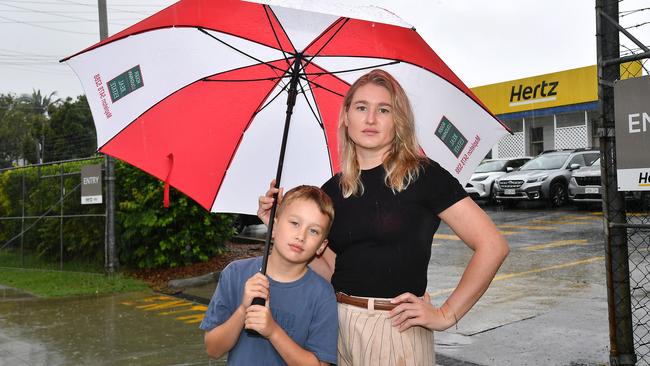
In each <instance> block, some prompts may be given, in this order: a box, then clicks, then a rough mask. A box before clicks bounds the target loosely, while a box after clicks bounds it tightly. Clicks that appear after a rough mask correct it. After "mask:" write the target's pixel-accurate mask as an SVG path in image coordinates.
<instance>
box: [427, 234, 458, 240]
mask: <svg viewBox="0 0 650 366" xmlns="http://www.w3.org/2000/svg"><path fill="white" fill-rule="evenodd" d="M433 238H434V239H440V240H460V238H459V237H458V236H457V235H454V234H435V235H434V236H433Z"/></svg>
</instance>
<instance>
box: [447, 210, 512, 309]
mask: <svg viewBox="0 0 650 366" xmlns="http://www.w3.org/2000/svg"><path fill="white" fill-rule="evenodd" d="M439 216H440V218H441V219H442V220H443V221H444V222H445V223H446V224H447V225H449V227H450V228H451V229H452V230H453V231H454V232H455V233H456V235H458V237H459V238H460V239H461V240H462V241H463V242H465V244H466V245H467V246H468V247H470V248H471V249H472V250H473V251H474V254H473V255H472V258H471V259H470V261H469V263H468V264H467V267H466V268H465V271H464V272H463V275H462V277H461V279H460V282H459V283H458V285H457V286H456V289H455V290H454V291H453V292H452V293H451V295H449V297H448V298H447V301H445V303H444V304H443V305H442V306H441V308H442V309H443V312H445V313H446V312H447V311H451V312H452V315H453V316H454V317H455V320H456V321H458V320H459V319H460V318H462V317H463V316H464V315H465V314H466V313H467V312H468V311H469V310H470V309H471V308H472V307H473V306H474V304H476V302H477V301H478V299H480V298H481V296H483V293H485V291H486V290H487V289H488V287H489V286H490V283H491V282H492V279H493V278H494V276H495V275H496V273H497V271H498V270H499V267H501V264H502V263H503V261H504V260H505V259H506V256H507V255H508V253H509V251H510V249H509V248H508V242H507V241H506V239H505V238H504V237H503V235H501V233H500V232H499V230H498V229H497V228H496V226H495V225H494V223H493V222H492V220H491V219H490V217H489V216H488V215H487V214H486V213H485V212H484V211H483V210H482V209H481V208H480V207H478V205H476V203H474V201H473V200H472V199H471V198H469V197H466V198H464V199H462V200H460V201H458V202H457V203H456V204H454V205H452V206H451V207H449V208H448V209H446V210H445V211H443V212H442V213H440V215H439Z"/></svg>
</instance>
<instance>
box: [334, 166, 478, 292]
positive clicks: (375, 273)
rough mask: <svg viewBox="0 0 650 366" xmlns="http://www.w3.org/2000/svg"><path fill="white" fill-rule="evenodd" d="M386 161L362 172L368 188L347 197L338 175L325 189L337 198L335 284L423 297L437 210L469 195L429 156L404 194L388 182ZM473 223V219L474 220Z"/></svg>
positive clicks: (349, 288)
mask: <svg viewBox="0 0 650 366" xmlns="http://www.w3.org/2000/svg"><path fill="white" fill-rule="evenodd" d="M384 175H385V171H384V168H383V165H379V166H378V167H375V168H373V169H370V170H362V171H361V181H362V182H363V186H364V193H363V195H361V196H360V197H356V196H352V197H349V198H343V196H342V193H341V188H340V186H339V177H340V175H339V174H337V175H336V176H334V177H332V178H331V179H330V180H329V181H327V182H326V183H325V184H324V185H323V190H324V191H325V192H327V194H329V196H330V197H331V198H332V200H333V202H334V209H335V214H336V215H335V219H334V223H333V225H332V229H331V231H330V233H329V237H328V239H329V246H330V248H331V249H332V250H333V251H334V253H336V268H335V270H334V275H333V276H332V285H333V286H334V289H335V290H336V291H341V292H344V293H346V294H348V295H354V296H365V297H381V298H392V297H395V296H397V295H400V294H402V293H404V292H411V293H413V294H415V295H417V296H422V295H423V294H424V292H425V291H426V286H427V267H428V265H429V259H430V257H431V244H432V241H433V234H434V233H435V232H436V230H437V229H438V226H439V225H440V218H439V217H438V214H439V213H440V212H442V211H444V210H445V209H447V208H448V207H450V206H451V205H453V204H454V203H456V202H458V201H459V200H461V199H463V198H464V197H466V196H467V194H466V193H465V190H464V189H463V187H462V186H461V185H460V184H459V183H458V181H457V180H456V178H454V177H453V176H452V175H451V174H449V172H447V171H446V170H445V169H444V168H442V167H441V166H440V165H438V163H436V162H434V161H431V160H429V162H428V163H425V164H424V165H423V169H422V170H421V171H420V175H419V176H418V178H417V180H416V181H414V182H412V183H411V184H410V185H409V186H408V188H407V189H406V190H404V191H402V192H399V193H395V194H394V193H393V192H392V190H391V189H390V188H389V187H387V186H386V184H385V182H384ZM469 224H470V223H468V225H469Z"/></svg>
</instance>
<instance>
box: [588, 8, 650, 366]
mask: <svg viewBox="0 0 650 366" xmlns="http://www.w3.org/2000/svg"><path fill="white" fill-rule="evenodd" d="M619 3H620V2H619V1H616V0H597V1H596V13H597V18H596V27H597V32H596V33H597V38H598V85H599V92H598V95H599V101H600V113H599V116H598V119H599V121H598V132H597V133H598V135H599V136H600V139H599V141H600V150H601V170H602V172H601V173H602V181H603V212H604V216H605V255H606V270H607V271H606V273H607V291H608V296H607V298H608V302H609V304H608V308H609V325H610V327H609V333H610V363H611V364H612V365H635V364H636V365H650V297H648V294H649V291H650V252H649V250H650V239H649V237H650V191H627V192H624V191H619V190H618V186H619V182H618V180H617V156H616V153H617V147H616V143H617V142H616V137H617V136H616V134H615V130H616V128H615V109H614V105H615V103H614V99H615V97H614V86H615V85H616V83H617V82H618V81H620V80H622V79H626V78H629V77H635V76H641V75H648V74H649V73H648V66H650V61H649V59H648V57H650V53H649V50H648V47H647V46H644V45H643V44H642V43H641V42H640V41H639V40H638V39H636V38H635V37H634V36H633V35H632V34H631V33H630V31H628V29H633V28H635V27H637V26H641V25H643V24H645V23H643V22H641V20H639V19H638V18H637V19H636V20H634V21H632V22H631V24H634V23H637V22H640V23H638V24H637V25H629V24H625V23H630V22H626V21H624V22H619V20H620V19H621V18H622V17H625V16H628V15H633V14H637V15H638V14H644V13H643V10H644V9H631V10H622V9H619ZM627 19H630V18H627ZM627 19H626V20H627ZM619 36H620V39H619ZM630 43H633V44H635V45H637V46H638V47H630V46H628V45H629V44H630ZM618 97H620V96H618ZM619 122H620V121H619Z"/></svg>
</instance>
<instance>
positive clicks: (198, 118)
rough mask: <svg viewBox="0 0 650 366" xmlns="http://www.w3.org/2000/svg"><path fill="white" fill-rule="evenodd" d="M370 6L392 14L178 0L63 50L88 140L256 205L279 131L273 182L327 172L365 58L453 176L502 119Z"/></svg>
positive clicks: (216, 204)
mask: <svg viewBox="0 0 650 366" xmlns="http://www.w3.org/2000/svg"><path fill="white" fill-rule="evenodd" d="M376 11H378V12H379V13H382V12H383V13H382V14H381V15H382V19H387V20H388V23H392V24H386V23H379V22H373V21H367V20H361V19H354V18H348V17H341V16H337V15H332V14H322V13H315V12H307V11H301V10H297V9H290V8H283V7H278V6H269V5H264V4H257V3H249V2H244V1H235V0H220V1H213V0H182V1H179V2H178V3H176V4H174V5H172V6H170V7H168V8H166V9H164V10H162V11H160V12H159V13H156V14H154V15H153V16H151V17H149V18H147V19H145V20H143V21H142V22H140V23H137V24H135V25H134V26H132V27H130V28H127V29H126V30H124V31H122V32H120V33H117V34H115V35H113V36H112V37H110V38H107V39H106V40H104V41H102V42H99V43H97V44H95V45H93V46H91V47H89V48H87V49H85V50H83V51H81V52H79V53H77V54H75V55H73V56H70V57H68V58H66V59H64V60H63V61H66V62H67V63H68V64H69V65H70V66H71V67H72V68H73V69H74V71H75V72H76V74H77V76H78V77H79V79H80V80H81V83H82V84H83V87H84V89H85V91H86V96H87V98H88V103H89V104H90V107H91V110H92V114H93V118H94V121H95V125H96V129H97V139H98V141H97V144H98V146H99V150H100V151H101V152H103V153H106V154H109V155H112V156H114V157H116V158H119V159H121V160H124V161H126V162H128V163H130V164H132V165H134V166H136V167H138V168H140V169H142V170H144V171H146V172H148V173H149V174H151V175H153V176H155V177H157V178H159V179H161V180H165V181H167V182H168V183H169V184H170V185H172V186H174V187H176V188H177V189H179V190H180V191H182V192H184V193H185V194H187V195H188V196H190V197H192V198H193V199H194V200H195V201H197V202H198V203H199V204H200V205H202V206H203V207H205V208H206V209H208V210H211V211H214V212H239V213H249V214H253V213H255V212H256V211H257V197H258V196H259V195H260V194H261V193H263V192H265V191H266V189H267V187H268V181H269V180H270V179H271V178H272V177H274V176H275V173H276V169H277V166H278V160H279V157H280V151H281V150H282V145H283V140H284V142H285V143H286V154H285V155H284V162H283V164H282V165H283V172H282V186H284V187H286V188H287V189H288V188H291V187H293V186H296V185H299V184H313V185H318V186H320V185H321V184H323V183H324V182H325V181H326V180H327V179H328V178H330V177H331V176H332V175H333V174H334V173H336V172H337V171H338V154H337V149H336V133H337V124H338V115H339V109H340V106H341V102H342V99H343V96H344V95H345V93H346V91H347V89H348V88H349V86H350V84H351V83H352V82H353V81H354V80H356V79H357V78H358V77H359V76H361V75H363V74H365V73H367V72H368V71H370V70H371V69H375V68H381V69H384V70H386V71H388V72H390V73H391V74H392V75H393V76H395V77H396V79H397V80H398V81H399V82H400V83H401V84H402V86H403V87H404V89H405V90H406V92H407V94H408V96H409V98H410V101H411V103H412V107H413V110H414V113H415V119H416V133H417V137H418V140H419V141H420V144H421V147H422V149H423V151H424V152H425V153H426V154H427V155H428V156H429V157H431V158H432V159H433V160H435V161H437V162H438V163H440V164H441V165H442V166H443V167H445V168H446V169H447V170H449V171H450V172H451V173H452V174H453V175H454V176H455V177H457V178H458V180H459V181H460V182H461V184H464V182H466V181H467V179H468V178H469V176H470V175H471V174H472V172H473V170H474V167H475V166H476V165H478V163H479V162H480V161H481V160H482V158H483V157H484V156H485V154H486V153H487V152H488V151H489V150H490V149H491V148H492V146H493V144H494V143H495V142H496V141H498V139H499V138H500V137H502V136H503V135H505V134H506V133H507V130H506V129H505V128H504V127H503V126H502V125H501V124H500V123H499V121H498V120H497V119H496V118H495V117H494V116H493V115H492V114H491V113H490V112H489V111H488V110H487V109H486V108H485V106H484V105H483V104H482V103H481V102H480V101H479V100H478V99H477V98H476V97H475V96H474V94H473V93H472V92H471V91H470V90H469V88H467V86H465V85H464V84H463V83H462V82H461V81H460V79H459V78H458V77H457V76H456V75H455V74H454V73H453V72H452V71H451V70H450V69H449V68H448V67H447V66H446V65H445V64H444V63H443V62H442V60H441V59H440V58H439V57H438V56H437V55H436V54H435V52H434V51H433V50H432V49H431V48H430V47H429V46H428V45H427V43H426V42H425V41H424V40H423V39H422V38H421V37H420V36H419V35H418V33H417V32H416V31H415V30H414V29H412V28H411V27H409V26H408V25H406V24H405V23H404V22H402V21H401V20H399V19H398V18H397V17H395V16H394V15H392V14H391V13H389V12H386V11H382V10H380V9H378V10H376ZM292 80H293V83H292ZM292 87H293V89H294V96H295V98H289V95H291V88H292ZM288 99H289V101H290V102H295V103H294V104H295V106H292V108H291V109H290V110H288V109H287V103H288ZM294 99H295V100H294ZM290 104H291V103H290ZM289 120H290V121H291V124H290V127H289V128H288V130H287V136H285V137H286V138H285V139H283V131H284V127H285V122H288V121H289Z"/></svg>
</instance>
